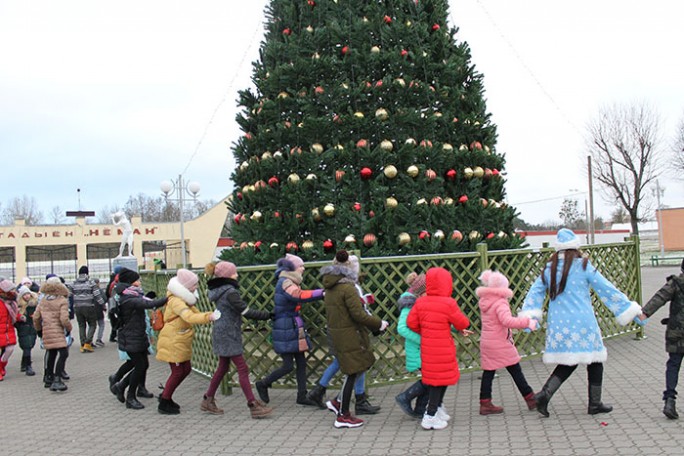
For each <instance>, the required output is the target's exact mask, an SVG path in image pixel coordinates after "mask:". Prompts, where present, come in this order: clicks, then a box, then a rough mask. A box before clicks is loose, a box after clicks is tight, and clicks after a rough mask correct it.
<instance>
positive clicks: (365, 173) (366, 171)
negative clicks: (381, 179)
mask: <svg viewBox="0 0 684 456" xmlns="http://www.w3.org/2000/svg"><path fill="white" fill-rule="evenodd" d="M371 176H373V170H372V169H370V168H368V167H367V166H366V167H364V168H361V179H364V180H368V179H370V178H371Z"/></svg>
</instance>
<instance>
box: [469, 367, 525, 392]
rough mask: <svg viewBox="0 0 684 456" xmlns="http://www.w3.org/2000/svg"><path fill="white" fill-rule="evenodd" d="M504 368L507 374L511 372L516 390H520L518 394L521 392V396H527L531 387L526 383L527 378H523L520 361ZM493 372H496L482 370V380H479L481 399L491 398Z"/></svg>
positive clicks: (494, 372)
mask: <svg viewBox="0 0 684 456" xmlns="http://www.w3.org/2000/svg"><path fill="white" fill-rule="evenodd" d="M506 370H507V371H508V373H509V374H511V377H513V381H514V382H515V386H517V387H518V391H520V394H522V395H523V397H524V396H527V395H528V394H530V393H531V392H532V387H531V386H530V385H528V383H527V380H526V379H525V375H524V374H523V371H522V368H521V367H520V363H516V364H513V365H512V366H507V367H506ZM494 374H496V371H495V370H486V371H482V382H480V399H481V400H483V399H491V398H492V381H493V380H494Z"/></svg>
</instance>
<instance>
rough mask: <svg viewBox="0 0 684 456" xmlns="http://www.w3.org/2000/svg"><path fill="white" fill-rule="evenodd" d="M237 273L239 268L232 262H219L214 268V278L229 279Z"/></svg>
mask: <svg viewBox="0 0 684 456" xmlns="http://www.w3.org/2000/svg"><path fill="white" fill-rule="evenodd" d="M236 272H237V266H235V265H234V264H233V263H231V262H230V261H219V262H218V263H216V265H215V266H214V276H215V277H221V278H223V279H227V278H229V277H232V276H234V275H235V273H236Z"/></svg>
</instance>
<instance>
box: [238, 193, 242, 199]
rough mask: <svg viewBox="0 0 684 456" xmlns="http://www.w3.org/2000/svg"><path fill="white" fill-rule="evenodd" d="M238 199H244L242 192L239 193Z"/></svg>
mask: <svg viewBox="0 0 684 456" xmlns="http://www.w3.org/2000/svg"><path fill="white" fill-rule="evenodd" d="M237 197H238V199H239V200H241V199H242V192H237Z"/></svg>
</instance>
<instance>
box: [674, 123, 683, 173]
mask: <svg viewBox="0 0 684 456" xmlns="http://www.w3.org/2000/svg"><path fill="white" fill-rule="evenodd" d="M672 164H673V167H674V169H673V170H672V172H673V174H674V176H675V177H676V178H677V179H680V180H684V118H682V120H680V121H679V126H678V127H677V132H676V135H675V140H674V144H673V146H672Z"/></svg>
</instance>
